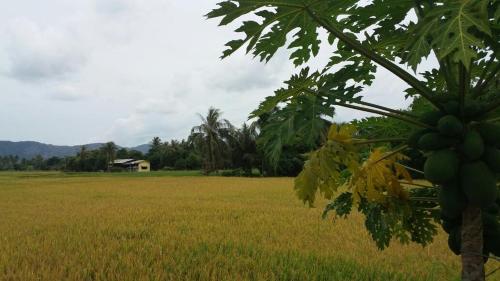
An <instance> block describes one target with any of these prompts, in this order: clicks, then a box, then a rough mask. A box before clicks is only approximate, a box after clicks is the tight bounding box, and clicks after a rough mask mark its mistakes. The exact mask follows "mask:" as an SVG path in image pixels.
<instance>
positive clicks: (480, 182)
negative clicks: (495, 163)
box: [460, 161, 498, 207]
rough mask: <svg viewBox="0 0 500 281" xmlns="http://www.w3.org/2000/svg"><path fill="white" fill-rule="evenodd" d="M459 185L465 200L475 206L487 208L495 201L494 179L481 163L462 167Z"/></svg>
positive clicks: (467, 164)
mask: <svg viewBox="0 0 500 281" xmlns="http://www.w3.org/2000/svg"><path fill="white" fill-rule="evenodd" d="M460 184H461V186H462V190H463V191H464V193H465V195H466V196H467V200H468V201H469V202H470V203H471V204H473V205H475V206H479V207H488V206H490V205H491V204H493V203H494V202H495V200H496V199H497V196H498V188H497V185H496V177H495V175H494V174H493V173H492V172H491V170H490V169H489V168H488V166H487V165H486V164H485V163H484V162H482V161H476V162H472V163H465V164H463V165H462V167H461V169H460Z"/></svg>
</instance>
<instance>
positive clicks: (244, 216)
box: [0, 173, 460, 281]
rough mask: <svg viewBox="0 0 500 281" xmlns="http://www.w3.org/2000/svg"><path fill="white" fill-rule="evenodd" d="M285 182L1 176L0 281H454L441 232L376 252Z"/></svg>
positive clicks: (357, 219)
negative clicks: (423, 241) (425, 243)
mask: <svg viewBox="0 0 500 281" xmlns="http://www.w3.org/2000/svg"><path fill="white" fill-rule="evenodd" d="M169 175H170V176H169ZM180 175H185V174H184V173H181V174H180ZM292 185H293V180H292V179H288V178H272V179H269V178H268V179H263V178H252V179H246V178H219V177H198V176H197V177H193V176H185V177H177V176H176V177H173V176H172V174H168V173H153V174H149V175H138V174H135V175H130V174H113V175H107V174H95V175H93V174H85V175H82V174H70V175H68V174H60V173H31V174H30V173H3V174H2V173H0V280H23V281H29V280H458V273H459V268H460V264H459V258H457V257H456V256H454V255H453V254H451V252H450V251H449V250H448V247H447V243H446V236H445V235H444V234H443V233H441V234H440V235H439V236H437V237H436V240H435V243H433V244H432V245H431V246H430V247H428V248H425V249H424V248H422V247H420V246H418V245H400V244H398V243H395V242H393V243H392V245H391V246H390V248H389V249H387V250H385V251H379V250H377V248H376V247H375V245H374V243H373V242H372V241H371V239H370V238H369V236H368V234H367V233H366V231H365V229H364V226H363V221H362V217H361V216H359V215H354V216H353V217H352V219H350V220H338V221H336V222H335V223H333V222H332V221H331V220H321V219H320V215H321V211H322V210H321V208H317V209H309V208H306V207H305V206H303V205H302V203H301V202H299V201H298V200H297V199H296V198H295V196H294V194H293V190H292ZM323 203H324V202H323ZM319 205H321V204H319Z"/></svg>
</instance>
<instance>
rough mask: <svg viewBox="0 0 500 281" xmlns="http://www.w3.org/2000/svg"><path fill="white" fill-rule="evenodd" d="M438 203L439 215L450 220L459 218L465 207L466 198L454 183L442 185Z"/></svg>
mask: <svg viewBox="0 0 500 281" xmlns="http://www.w3.org/2000/svg"><path fill="white" fill-rule="evenodd" d="M438 201H439V205H440V207H441V215H442V216H444V217H447V218H451V219H457V218H460V217H461V216H462V212H463V210H464V209H465V208H466V207H467V197H466V196H465V194H464V193H463V191H462V189H461V188H460V187H459V186H458V184H456V183H449V184H444V185H442V186H441V189H440V190H439V195H438Z"/></svg>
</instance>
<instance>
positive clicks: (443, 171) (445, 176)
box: [424, 149, 459, 184]
mask: <svg viewBox="0 0 500 281" xmlns="http://www.w3.org/2000/svg"><path fill="white" fill-rule="evenodd" d="M458 171H459V159H458V156H457V154H456V153H455V152H454V151H451V150H449V149H445V150H439V151H436V152H434V153H432V154H431V155H430V156H429V157H428V158H427V160H426V161H425V164H424V176H425V178H426V179H427V180H429V181H430V182H432V183H435V184H442V183H447V182H450V181H452V180H454V179H455V177H456V176H457V174H458Z"/></svg>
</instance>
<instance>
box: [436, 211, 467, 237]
mask: <svg viewBox="0 0 500 281" xmlns="http://www.w3.org/2000/svg"><path fill="white" fill-rule="evenodd" d="M441 219H442V222H441V226H442V227H443V230H444V231H445V232H446V233H448V234H450V233H451V231H452V230H453V229H455V228H457V227H460V226H461V225H462V216H460V217H457V218H453V219H451V218H448V217H445V216H443V215H442V214H441Z"/></svg>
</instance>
